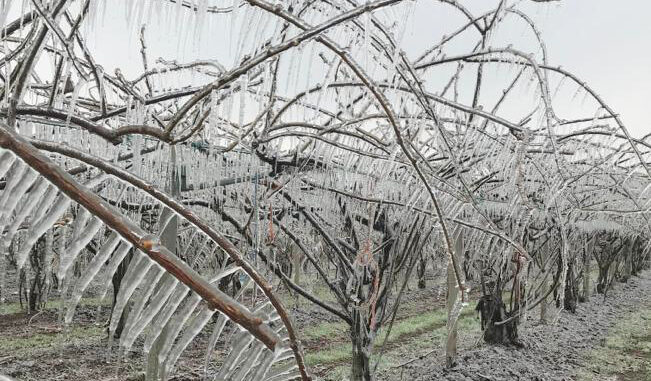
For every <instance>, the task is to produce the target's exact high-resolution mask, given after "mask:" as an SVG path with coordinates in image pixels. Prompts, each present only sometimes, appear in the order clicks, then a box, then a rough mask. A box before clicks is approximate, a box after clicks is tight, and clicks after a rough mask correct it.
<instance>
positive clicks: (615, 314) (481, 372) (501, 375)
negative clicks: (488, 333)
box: [378, 271, 651, 381]
mask: <svg viewBox="0 0 651 381" xmlns="http://www.w3.org/2000/svg"><path fill="white" fill-rule="evenodd" d="M643 310H644V311H647V312H648V311H649V310H651V271H647V272H645V273H643V274H642V275H641V277H634V278H632V279H631V280H629V282H628V283H625V284H617V285H616V286H615V289H614V290H611V291H610V293H609V295H608V298H607V299H606V300H605V301H604V299H603V297H602V296H601V295H597V296H593V297H592V298H591V299H590V301H589V302H587V303H581V304H580V305H579V307H578V309H577V312H576V314H571V313H568V312H561V313H560V314H559V315H557V317H558V320H557V322H556V324H551V325H534V324H533V323H530V324H528V325H525V326H524V327H523V329H521V336H522V341H523V342H524V343H525V348H523V349H515V348H510V347H504V346H488V345H481V346H480V347H478V348H475V349H470V350H464V351H461V353H460V354H461V356H460V359H459V364H458V365H457V366H456V367H455V368H453V369H451V370H446V369H444V367H443V366H442V361H441V358H442V356H440V355H439V354H438V353H433V354H431V355H429V356H428V357H426V358H424V359H422V360H417V361H414V362H413V363H411V364H409V365H405V366H404V367H401V368H395V369H391V370H388V371H386V372H384V374H380V375H378V379H382V380H482V381H486V380H533V381H543V380H574V379H576V377H577V376H576V375H577V374H579V373H581V374H582V375H583V376H582V377H583V379H592V380H612V381H614V380H638V379H639V380H640V381H642V380H645V379H646V377H647V376H648V373H644V372H639V371H638V372H629V373H622V374H619V375H614V376H613V375H611V374H596V373H595V372H597V371H598V370H595V369H598V368H601V369H604V368H605V369H606V370H609V369H608V364H605V365H606V366H605V367H604V366H601V367H600V366H595V365H594V364H592V363H591V361H595V358H594V355H593V354H592V353H594V352H595V351H596V350H600V348H602V347H604V346H605V345H606V341H607V340H611V339H610V338H608V337H609V336H610V337H612V333H613V332H614V331H616V330H617V329H621V324H622V322H625V321H626V320H627V319H630V318H631V316H635V318H634V319H637V321H634V322H633V323H636V324H637V325H638V327H640V326H641V327H642V328H641V330H642V331H643V332H644V331H646V332H647V333H646V335H647V338H648V335H649V332H651V320H646V319H647V318H648V317H647V316H648V314H647V315H644V316H640V315H637V314H639V311H643ZM530 319H531V321H532V322H533V321H535V320H536V317H535V316H531V317H530ZM645 327H646V328H645ZM607 338H608V339H607ZM645 340H646V339H645ZM643 344H644V345H645V347H647V346H648V347H649V348H651V344H649V343H646V342H645V343H643ZM623 349H625V348H624V347H623ZM637 355H638V356H644V357H642V358H641V359H642V360H641V361H643V362H647V361H651V360H650V358H649V352H646V351H645V353H643V354H641V355H640V354H639V353H638V354H637ZM416 356H418V353H414V356H413V357H416ZM406 361H408V359H405V362H406ZM600 361H603V359H601V360H600ZM606 361H607V360H606ZM617 368H618V364H614V363H613V364H611V367H610V370H614V369H617ZM648 369H651V364H649V367H648ZM604 373H613V372H604ZM586 377H587V378H586ZM639 377H641V378H639Z"/></svg>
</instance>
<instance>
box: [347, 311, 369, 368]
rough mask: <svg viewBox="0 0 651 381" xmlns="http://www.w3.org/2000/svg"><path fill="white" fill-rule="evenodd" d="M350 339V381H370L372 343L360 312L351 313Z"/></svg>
mask: <svg viewBox="0 0 651 381" xmlns="http://www.w3.org/2000/svg"><path fill="white" fill-rule="evenodd" d="M350 338H351V341H352V344H353V353H352V354H353V356H352V357H353V358H352V363H351V369H350V380H351V381H371V380H373V377H372V375H371V348H372V344H373V343H372V341H371V338H370V336H369V332H368V329H367V327H366V318H365V316H364V314H363V313H362V311H355V312H354V313H353V324H352V325H351V327H350Z"/></svg>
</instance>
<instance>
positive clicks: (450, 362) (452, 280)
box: [445, 228, 464, 367]
mask: <svg viewBox="0 0 651 381" xmlns="http://www.w3.org/2000/svg"><path fill="white" fill-rule="evenodd" d="M454 251H455V253H456V255H457V258H459V260H462V258H464V255H463V252H464V245H463V233H462V229H461V228H458V229H457V232H456V234H455V239H454ZM459 266H461V264H459ZM447 275H448V282H447V283H448V291H447V298H446V299H447V303H446V304H447V310H448V338H447V343H446V345H445V363H446V365H447V366H448V367H452V366H454V364H455V363H456V358H457V322H456V320H455V321H454V324H452V326H450V323H451V319H452V318H453V316H452V315H453V314H454V305H455V303H456V302H457V300H458V299H459V297H460V295H459V292H460V290H459V287H458V282H457V279H456V275H455V271H454V267H453V264H452V261H451V260H450V259H448V274H447Z"/></svg>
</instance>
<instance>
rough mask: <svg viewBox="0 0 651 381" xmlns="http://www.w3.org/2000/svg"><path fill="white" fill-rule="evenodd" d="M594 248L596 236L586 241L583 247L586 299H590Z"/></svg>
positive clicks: (584, 294) (584, 298)
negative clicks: (591, 264)
mask: <svg viewBox="0 0 651 381" xmlns="http://www.w3.org/2000/svg"><path fill="white" fill-rule="evenodd" d="M593 250H594V238H592V239H589V240H588V241H587V242H586V245H585V248H584V249H583V295H582V298H583V300H584V301H587V300H588V299H590V288H591V287H590V283H591V279H590V259H591V258H592V251H593Z"/></svg>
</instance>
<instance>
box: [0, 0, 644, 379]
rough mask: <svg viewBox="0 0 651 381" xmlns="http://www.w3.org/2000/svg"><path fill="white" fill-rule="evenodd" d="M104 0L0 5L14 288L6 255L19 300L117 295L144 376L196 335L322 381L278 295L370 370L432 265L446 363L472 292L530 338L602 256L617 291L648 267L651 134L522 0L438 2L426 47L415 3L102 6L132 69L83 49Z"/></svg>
mask: <svg viewBox="0 0 651 381" xmlns="http://www.w3.org/2000/svg"><path fill="white" fill-rule="evenodd" d="M105 2H106V1H105V0H104V1H90V0H55V1H49V2H46V1H40V0H34V1H32V2H31V3H30V2H28V3H25V2H22V1H19V2H12V1H9V2H7V1H5V2H4V3H3V5H4V7H3V8H2V10H1V11H0V20H6V21H2V22H0V25H2V30H1V31H0V37H1V38H2V41H3V47H2V49H3V50H2V51H3V54H4V58H3V59H2V61H1V62H0V68H1V70H0V72H1V73H2V74H0V75H1V77H0V81H2V84H3V86H2V89H1V90H0V118H1V119H0V120H1V125H0V146H1V147H2V148H3V151H1V152H0V155H1V156H0V178H1V179H2V183H0V189H1V190H0V192H1V194H0V197H1V198H0V205H1V206H2V209H1V210H0V213H1V216H0V221H1V222H0V232H1V233H2V251H3V254H2V256H0V261H2V262H1V263H0V276H2V277H3V278H0V279H2V280H0V283H1V284H0V292H1V293H2V294H0V298H4V295H7V294H8V290H7V289H6V286H5V284H6V283H5V281H6V277H7V276H14V275H13V274H14V270H16V271H15V272H16V275H15V276H17V277H18V282H17V285H18V287H19V290H18V292H19V294H20V297H21V300H22V298H23V297H24V299H25V300H26V301H27V303H26V308H27V309H28V311H34V310H37V309H39V308H41V306H42V305H43V302H44V301H45V300H46V298H47V297H48V295H52V294H54V295H56V296H59V297H61V298H62V299H63V300H65V313H64V315H63V316H62V318H63V320H64V321H65V323H66V324H68V323H70V322H72V320H73V318H74V312H75V308H76V305H77V303H79V301H80V299H81V298H82V297H83V295H84V293H85V292H86V290H87V289H88V288H89V286H90V285H91V284H99V285H100V286H101V287H100V288H102V289H103V291H100V296H102V297H105V296H106V295H107V293H108V289H109V288H110V286H111V285H112V286H113V306H112V311H111V321H110V325H109V331H110V338H111V345H114V344H116V345H117V346H119V350H120V351H129V350H131V348H132V346H133V345H134V342H136V339H137V338H138V337H143V338H144V352H145V353H146V354H147V370H146V373H147V378H148V379H152V380H157V379H166V378H167V377H169V376H170V375H171V374H172V372H173V369H174V364H175V362H176V360H177V359H178V358H179V356H180V355H181V353H182V352H183V350H184V349H185V348H186V347H187V346H188V345H189V344H190V343H191V342H192V340H193V339H194V338H195V337H196V336H197V335H198V334H199V333H200V332H201V331H203V330H206V331H208V332H209V335H210V339H209V345H208V348H207V355H206V365H205V368H206V374H209V375H212V376H213V377H216V379H252V380H261V379H270V380H271V379H272V380H281V379H292V378H297V377H300V378H302V379H308V378H309V373H308V369H307V368H306V367H305V364H304V360H303V351H302V348H301V346H300V337H297V334H296V332H295V330H294V328H293V326H292V319H291V316H290V314H289V312H288V311H287V309H286V308H285V307H284V306H283V305H282V303H281V301H280V299H279V297H278V292H277V288H278V286H279V285H283V286H284V287H286V288H288V289H290V290H292V292H293V293H296V294H297V295H299V296H300V297H301V298H305V299H307V300H308V301H309V302H311V303H314V304H315V305H317V306H319V307H320V308H322V309H323V310H324V311H327V312H328V313H330V314H332V315H333V316H336V317H337V318H339V319H341V320H342V321H344V322H345V323H347V324H348V326H349V330H350V337H351V347H352V353H353V362H352V367H351V378H352V379H354V380H370V379H372V378H373V374H374V370H375V369H376V367H377V364H372V363H371V354H372V353H374V347H375V348H377V347H378V346H379V345H381V343H377V342H376V337H377V336H378V332H379V331H380V330H389V331H390V330H391V326H392V322H393V321H394V319H395V316H396V312H397V311H398V307H399V305H400V302H401V298H402V295H403V294H404V290H405V288H406V286H407V284H408V283H409V282H410V281H411V280H412V279H414V278H418V279H419V282H418V283H419V286H423V287H424V286H425V274H426V272H427V269H428V266H431V267H434V268H436V269H444V270H445V271H446V272H447V285H448V292H447V301H448V339H447V342H446V361H447V363H448V365H453V364H454V363H455V357H456V320H457V318H458V316H459V314H460V312H461V309H462V308H463V307H464V306H465V305H466V304H467V303H468V302H470V301H471V299H472V298H471V295H475V294H474V293H471V292H473V291H476V290H477V289H479V297H478V300H476V301H477V302H478V304H477V309H478V310H479V311H480V315H481V324H482V328H483V329H484V332H485V335H484V338H485V339H486V341H488V342H494V343H517V342H518V333H517V328H518V324H519V323H520V322H522V321H523V316H526V314H528V313H529V312H530V311H532V310H534V309H536V308H539V311H540V319H541V320H542V321H545V320H546V318H547V317H546V315H547V307H548V306H549V304H550V303H556V305H557V306H558V307H561V308H565V309H568V310H571V311H573V310H574V309H575V307H576V303H577V302H578V301H579V300H580V299H581V298H587V297H589V293H590V290H591V288H592V286H591V284H592V281H591V278H590V276H591V270H590V269H591V261H592V259H593V258H594V260H595V261H596V263H597V265H598V269H599V272H598V278H597V288H596V289H597V291H598V292H600V293H603V294H606V293H607V290H608V289H609V287H610V286H611V284H612V282H613V280H618V279H619V280H624V279H626V278H627V277H629V276H632V275H635V274H636V273H638V272H639V271H641V269H642V268H643V267H644V266H645V265H647V264H648V256H649V254H648V253H649V242H650V241H649V220H648V218H649V207H650V206H651V201H650V200H651V197H650V196H651V190H650V189H651V187H650V184H651V183H650V181H649V179H650V177H651V172H649V168H648V165H649V164H648V163H649V157H650V152H651V150H650V149H651V145H650V143H649V142H648V136H647V137H645V138H643V139H634V138H633V137H631V136H630V134H629V133H628V131H627V129H626V127H625V126H624V125H623V123H622V122H621V120H620V119H619V116H618V115H617V114H616V113H614V111H613V110H612V109H611V108H610V107H609V106H608V105H607V104H606V103H605V102H604V101H603V100H602V99H601V98H600V97H599V96H598V95H597V94H596V92H595V91H594V90H593V89H591V88H590V87H589V86H588V85H587V84H585V83H583V82H582V81H581V80H580V79H578V78H577V77H576V76H575V75H574V74H572V73H569V72H567V71H565V70H563V69H562V68H560V67H554V66H551V65H549V63H548V62H547V53H546V48H545V45H544V43H543V41H542V40H541V37H540V36H541V34H540V32H539V30H538V29H537V28H536V26H535V24H534V23H533V22H532V21H531V19H530V18H529V17H528V16H527V14H526V13H524V12H523V11H522V10H520V8H519V7H518V2H510V1H506V0H502V1H496V3H495V7H494V8H492V9H490V10H487V11H480V12H475V11H473V10H472V9H468V8H466V7H465V6H464V5H463V4H461V3H459V2H457V1H454V0H441V1H439V2H437V4H436V5H427V6H428V7H429V6H431V7H433V8H431V9H430V11H433V12H446V13H447V14H449V15H450V17H457V18H458V20H459V26H458V28H457V29H455V30H451V31H449V33H447V34H446V35H444V36H425V40H426V41H434V42H432V43H431V44H430V45H429V46H427V47H426V48H425V49H424V50H423V52H422V54H420V55H419V56H418V57H417V58H415V59H413V58H411V57H409V56H408V55H407V54H405V53H404V52H403V51H402V50H401V48H400V46H401V43H400V40H399V39H400V36H401V34H402V33H403V32H404V29H403V28H404V25H403V24H404V23H401V22H399V20H400V19H401V18H402V17H408V16H409V14H410V13H411V12H414V7H421V6H422V4H421V3H414V2H402V1H399V0H378V1H373V2H368V3H358V2H357V1H354V0H346V1H318V2H314V1H301V0H299V1H291V2H288V3H286V4H285V3H272V2H267V1H262V0H247V1H242V2H239V1H234V2H233V3H232V5H230V6H223V4H221V2H215V4H213V2H210V1H207V0H197V1H194V0H193V1H185V0H184V1H180V0H171V1H167V0H152V1H149V0H147V1H124V2H119V4H113V3H111V4H110V5H109V6H111V7H124V8H125V9H126V10H127V16H128V21H129V23H128V27H129V33H132V34H133V35H135V36H137V41H138V42H139V44H140V57H139V58H141V62H139V63H138V66H141V67H140V68H139V69H138V70H139V72H140V74H139V75H137V76H133V77H130V78H129V77H127V76H126V75H125V74H123V73H122V72H121V71H120V70H115V72H114V73H109V72H107V71H105V69H104V68H103V67H102V65H101V64H100V63H99V62H98V61H97V59H96V58H95V57H96V54H97V53H96V52H94V51H93V50H92V49H91V48H90V47H89V45H88V44H87V42H86V40H87V37H88V35H89V33H91V35H92V30H93V29H96V30H99V31H101V30H102V29H101V28H100V27H99V25H100V24H101V18H102V15H103V13H104V14H111V10H110V9H109V10H107V9H106V8H105V6H104V4H103V3H105ZM20 7H23V8H20ZM396 20H398V22H396ZM156 21H157V22H159V24H162V25H166V26H161V25H158V26H156V25H157V24H156ZM188 21H191V22H192V23H193V24H194V26H193V27H192V28H190V27H188V25H189V24H188ZM143 23H147V24H146V25H147V26H145V24H143ZM510 24H515V25H523V26H524V27H525V28H526V31H527V33H528V36H529V37H530V42H533V43H535V46H536V48H535V49H533V50H531V49H527V51H526V52H525V51H521V50H518V48H517V47H514V46H513V45H511V44H510V43H511V41H510V36H508V35H505V33H504V32H502V31H503V26H504V25H510ZM220 28H223V29H224V32H225V33H223V34H221V35H223V36H225V37H224V38H223V40H216V41H211V42H212V43H213V44H215V45H216V46H218V48H219V54H218V55H217V56H214V55H208V56H201V57H200V58H198V59H196V60H191V61H188V62H178V61H166V60H164V59H162V58H161V59H158V60H156V61H155V62H154V61H152V59H151V57H150V55H151V54H150V50H151V49H152V48H153V47H155V44H154V43H153V42H155V41H157V39H159V38H160V35H165V33H170V30H171V31H176V32H178V33H177V34H176V37H177V38H179V39H180V40H181V41H190V42H191V43H192V44H197V45H198V46H201V41H202V39H206V38H207V36H209V35H218V34H219V33H218V32H219V31H220ZM188 31H191V32H193V33H192V34H191V33H190V32H188ZM152 41H153V42H152ZM149 44H152V45H153V47H152V46H150V45H149ZM131 66H133V65H131ZM577 93H578V94H579V97H578V98H581V97H583V98H584V99H583V101H580V100H577V99H576V98H577V96H576V94H577ZM561 114H562V116H561ZM428 262H429V264H428ZM9 274H11V275H9ZM11 284H13V282H11ZM470 284H473V285H474V287H473V288H472V289H471V288H470V287H469V285H470ZM317 287H318V288H325V289H327V290H328V292H329V293H330V294H331V295H332V298H329V299H328V300H334V302H328V301H326V300H323V299H322V298H320V297H319V293H315V292H314V291H313V290H314V289H315V288H317ZM387 337H388V335H387ZM116 340H117V341H118V342H117V343H113V341H116ZM216 352H219V353H227V354H226V355H225V357H224V358H223V359H222V360H221V361H219V362H218V364H219V369H216V370H215V369H213V367H214V366H216V365H217V364H211V363H210V361H209V359H211V358H212V356H213V354H214V353H216ZM379 361H381V356H380V360H378V362H379Z"/></svg>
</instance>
